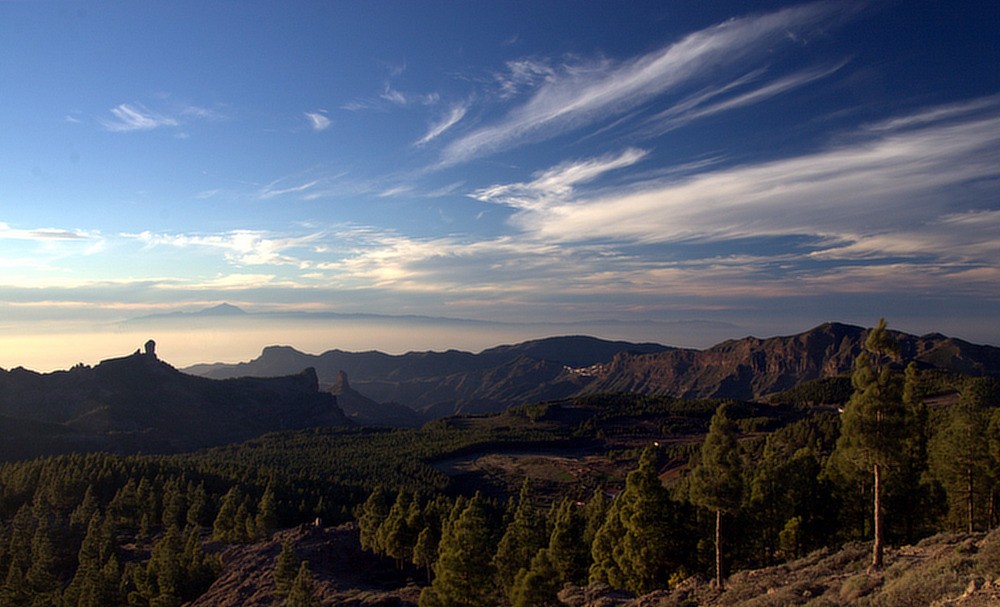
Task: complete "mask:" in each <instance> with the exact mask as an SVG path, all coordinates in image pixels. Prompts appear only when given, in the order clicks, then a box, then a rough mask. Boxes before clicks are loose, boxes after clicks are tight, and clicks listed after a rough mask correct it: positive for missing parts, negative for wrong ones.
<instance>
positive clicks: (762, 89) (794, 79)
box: [640, 62, 846, 137]
mask: <svg viewBox="0 0 1000 607" xmlns="http://www.w3.org/2000/svg"><path fill="white" fill-rule="evenodd" d="M844 65H846V62H840V63H837V64H835V65H831V66H821V67H816V68H813V69H809V70H802V71H799V72H796V73H794V74H791V75H789V76H784V77H781V78H777V79H775V80H772V81H769V82H765V83H763V84H759V85H757V84H756V82H755V81H757V80H759V79H760V78H761V77H762V76H763V73H764V71H763V70H755V71H754V72H751V73H750V74H747V75H745V76H743V77H741V78H737V79H736V80H733V81H732V82H729V83H727V84H724V85H722V86H716V87H711V88H708V89H705V90H702V91H699V92H698V93H697V94H695V95H692V96H690V97H687V98H685V99H682V100H681V101H679V102H677V103H675V104H673V105H672V106H670V107H669V108H667V109H666V110H662V111H661V112H659V113H657V114H655V115H654V116H652V117H650V118H649V119H647V120H646V121H644V123H643V125H642V126H641V127H640V128H641V130H642V133H643V136H644V137H654V136H656V135H662V134H663V133H666V132H667V131H671V130H673V129H676V128H680V127H682V126H684V125H686V124H688V123H690V122H693V121H695V120H697V119H699V118H705V117H707V116H711V115H713V114H719V113H722V112H726V111H730V110H734V109H737V108H740V107H745V106H748V105H753V104H755V103H760V102H762V101H766V100H768V99H770V98H772V97H775V96H777V95H780V94H782V93H786V92H788V91H791V90H793V89H797V88H799V87H801V86H804V85H806V84H809V83H810V82H814V81H816V80H820V79H822V78H826V77H827V76H830V75H831V74H833V73H835V72H837V71H838V70H840V69H841V68H842V67H844ZM750 84H754V85H755V86H753V87H752V88H751V87H749V85H750ZM747 88H749V90H746V89H747Z"/></svg>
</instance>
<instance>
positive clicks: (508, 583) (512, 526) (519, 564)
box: [493, 479, 548, 596]
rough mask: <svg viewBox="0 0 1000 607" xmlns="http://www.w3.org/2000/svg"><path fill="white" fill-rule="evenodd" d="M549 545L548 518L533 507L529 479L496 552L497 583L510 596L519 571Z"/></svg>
mask: <svg viewBox="0 0 1000 607" xmlns="http://www.w3.org/2000/svg"><path fill="white" fill-rule="evenodd" d="M547 544H548V532H547V529H546V521H545V518H544V517H543V516H542V515H541V514H540V513H539V512H538V510H536V509H535V507H534V506H532V504H531V485H530V482H529V481H528V479H525V480H524V483H523V484H522V485H521V493H520V495H519V496H518V501H517V506H516V508H515V509H514V513H513V517H512V520H511V521H510V523H509V524H508V525H507V529H506V530H505V531H504V534H503V536H502V537H501V538H500V543H499V545H498V546H497V552H496V555H494V557H493V566H494V567H496V572H497V584H498V585H499V586H500V588H501V590H502V591H503V592H505V593H506V594H507V595H508V596H510V591H511V590H512V588H513V586H514V578H515V577H517V573H518V572H519V571H520V570H521V569H527V568H528V567H529V566H530V565H531V559H532V557H534V556H535V554H537V553H538V551H539V550H540V549H542V548H544V547H546V546H547Z"/></svg>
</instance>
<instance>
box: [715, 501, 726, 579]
mask: <svg viewBox="0 0 1000 607" xmlns="http://www.w3.org/2000/svg"><path fill="white" fill-rule="evenodd" d="M715 584H716V586H717V587H718V588H719V591H720V592H721V591H723V590H725V585H724V582H723V577H722V510H716V511H715Z"/></svg>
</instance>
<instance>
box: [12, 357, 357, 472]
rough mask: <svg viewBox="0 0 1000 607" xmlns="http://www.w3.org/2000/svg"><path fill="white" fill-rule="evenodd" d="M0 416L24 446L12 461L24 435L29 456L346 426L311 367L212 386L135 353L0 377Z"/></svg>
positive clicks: (197, 443) (189, 444)
mask: <svg viewBox="0 0 1000 607" xmlns="http://www.w3.org/2000/svg"><path fill="white" fill-rule="evenodd" d="M0 415H3V416H6V417H7V418H8V419H9V421H8V422H7V423H8V425H12V426H13V425H16V426H17V427H18V429H19V432H18V433H17V434H16V435H13V436H16V437H17V440H20V441H21V443H22V447H23V448H16V447H14V446H13V445H9V446H8V447H7V451H9V453H8V454H7V455H9V456H14V455H17V454H18V453H24V452H26V451H25V448H28V447H30V446H31V445H30V444H29V442H28V439H27V438H26V437H30V436H35V437H38V440H39V444H38V447H39V448H38V449H37V450H33V449H30V448H28V449H27V452H33V451H41V452H44V453H58V452H65V451H67V450H71V449H69V448H72V449H75V450H90V449H92V448H104V449H111V450H115V451H126V452H129V451H139V450H141V451H144V452H147V453H149V452H154V453H155V452H175V451H186V450H191V449H196V448H200V447H206V446H211V445H219V444H225V443H229V442H234V441H240V440H246V439H248V438H251V437H254V436H258V435H260V434H263V433H265V432H272V431H276V430H290V429H297V428H306V427H313V426H330V425H343V424H346V423H350V422H349V421H348V420H347V419H346V418H345V417H344V415H343V413H342V411H341V410H340V408H339V407H338V406H337V402H336V397H334V396H332V395H330V394H326V393H323V392H320V391H319V385H318V380H317V377H316V373H315V372H314V371H312V370H311V369H307V370H305V371H300V372H299V373H298V374H297V375H293V376H288V377H278V378H268V379H253V378H246V379H234V380H226V381H216V380H211V379H206V378H201V377H193V376H191V375H187V374H185V373H181V372H180V371H177V370H176V369H174V368H173V367H171V366H170V365H168V364H167V363H165V362H163V361H161V360H159V359H158V358H157V357H156V356H155V354H153V353H146V354H140V353H138V352H137V353H135V354H133V355H131V356H126V357H124V358H116V359H110V360H106V361H103V362H102V363H100V364H98V365H97V366H95V367H92V368H91V367H85V366H78V367H75V368H73V369H71V370H69V371H60V372H56V373H49V374H41V373H35V372H32V371H27V370H25V369H21V368H18V369H14V370H11V371H0ZM8 436H12V435H8ZM42 445H50V446H51V447H52V450H49V449H47V448H45V449H42V448H41V447H42Z"/></svg>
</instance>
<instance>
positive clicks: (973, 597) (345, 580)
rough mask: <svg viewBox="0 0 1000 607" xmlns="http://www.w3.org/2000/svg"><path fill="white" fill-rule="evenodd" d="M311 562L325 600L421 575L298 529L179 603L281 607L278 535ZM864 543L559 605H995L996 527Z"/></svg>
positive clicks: (350, 599)
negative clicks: (891, 545)
mask: <svg viewBox="0 0 1000 607" xmlns="http://www.w3.org/2000/svg"><path fill="white" fill-rule="evenodd" d="M286 539H287V540H290V541H291V542H292V545H293V546H294V548H295V553H296V555H297V556H298V557H299V558H300V559H305V560H307V561H309V566H310V568H311V569H312V571H313V573H314V575H315V578H316V586H317V597H318V598H320V600H321V601H322V604H323V605H324V607H390V606H392V607H415V606H416V604H417V599H418V597H419V595H420V588H419V586H418V583H420V582H422V577H423V576H422V574H421V572H419V571H415V570H412V569H408V570H404V571H400V570H398V569H396V568H395V567H394V566H393V565H392V564H391V563H389V562H387V561H385V560H383V559H379V558H377V557H375V556H374V555H371V554H368V553H365V552H364V551H362V550H361V547H360V545H359V542H358V530H357V526H356V525H354V524H347V525H341V526H339V527H331V528H325V529H324V528H319V527H307V526H302V527H298V528H295V529H289V530H286V531H282V532H279V533H276V534H275V535H274V537H273V538H272V539H271V541H268V542H261V543H258V544H253V545H247V546H238V547H233V548H229V549H228V550H226V551H225V552H224V553H223V554H222V560H223V571H222V574H221V575H220V577H219V579H218V580H216V582H215V583H214V584H213V585H212V587H211V588H210V589H209V590H208V592H206V593H205V594H204V595H203V596H201V597H200V598H199V599H197V600H196V601H194V602H192V603H190V604H189V605H188V606H187V607H268V606H279V605H281V604H282V600H281V599H279V598H277V597H275V596H274V579H273V570H274V563H275V559H277V556H278V554H279V553H280V551H281V545H282V542H283V541H285V540H286ZM869 560H870V554H869V546H868V545H866V544H860V543H859V544H850V545H847V546H845V547H843V548H842V549H840V550H836V551H833V550H820V551H817V552H815V553H813V554H811V555H809V556H807V557H805V558H802V559H799V560H796V561H793V562H790V563H786V564H783V565H778V566H774V567H769V568H765V569H758V570H752V571H742V572H738V573H736V574H734V575H732V576H731V577H730V579H729V580H728V583H727V585H726V589H725V591H724V592H719V590H718V589H716V588H715V586H714V584H713V583H711V582H708V581H705V580H703V579H700V578H697V577H695V578H690V579H688V580H686V581H684V582H682V583H681V584H680V585H678V586H677V587H676V588H674V589H672V590H670V591H659V592H654V593H652V594H648V595H645V596H640V597H635V596H633V595H630V594H628V593H624V592H619V591H615V590H613V589H611V588H608V587H606V586H601V585H591V586H588V587H585V588H579V587H567V588H566V589H564V590H563V591H562V593H561V594H560V600H561V601H562V603H563V604H564V605H566V606H567V607H693V606H700V607H785V606H804V607H841V606H845V607H846V606H848V605H850V606H860V607H866V606H870V607H875V606H878V607H883V606H885V607H894V606H900V607H902V606H913V607H916V606H921V607H924V606H934V607H988V606H997V605H1000V530H998V531H995V532H993V533H991V534H990V535H982V534H979V535H973V536H969V535H963V534H940V535H936V536H934V537H931V538H928V539H926V540H924V541H922V542H920V543H919V544H917V545H914V546H904V547H902V548H898V549H893V550H890V551H889V552H888V553H887V554H886V567H885V569H884V570H883V571H881V572H878V573H869V572H868V563H869Z"/></svg>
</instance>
